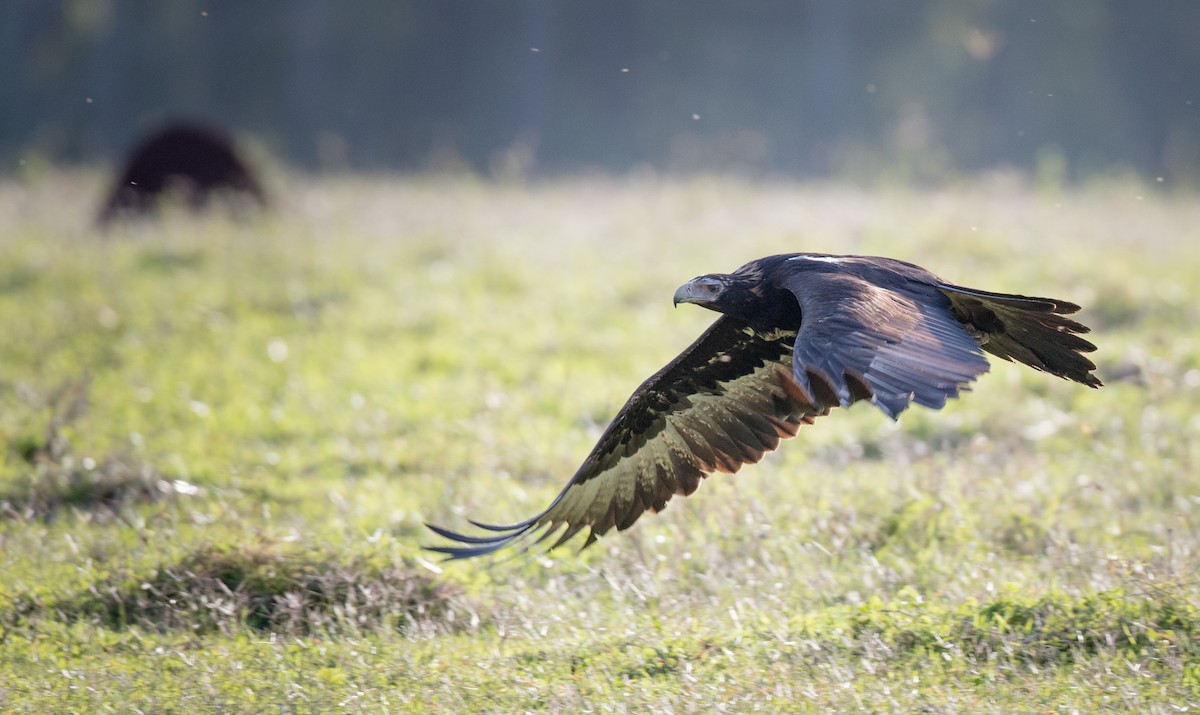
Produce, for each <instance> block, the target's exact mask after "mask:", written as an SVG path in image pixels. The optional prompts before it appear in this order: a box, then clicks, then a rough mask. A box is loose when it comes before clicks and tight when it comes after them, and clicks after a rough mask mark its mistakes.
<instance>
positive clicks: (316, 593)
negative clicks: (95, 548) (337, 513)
mask: <svg viewBox="0 0 1200 715" xmlns="http://www.w3.org/2000/svg"><path fill="white" fill-rule="evenodd" d="M23 610H24V614H25V617H26V618H30V617H33V616H36V615H37V614H38V613H42V614H44V615H46V616H52V617H54V618H56V619H62V620H65V621H68V622H73V621H79V620H92V621H94V622H97V623H98V624H100V625H103V626H105V627H109V628H114V629H123V628H127V627H131V626H135V627H138V628H144V629H149V630H153V631H160V632H161V631H166V630H170V629H184V630H188V631H192V632H212V631H222V632H226V633H228V632H233V631H236V630H238V629H240V628H243V627H248V628H251V629H253V630H258V631H270V632H275V633H313V632H340V633H347V632H348V633H356V632H364V631H376V630H399V631H406V630H408V629H410V628H411V627H412V626H414V625H416V624H422V625H424V626H428V627H432V628H434V629H438V630H443V631H452V630H457V629H460V628H468V627H473V626H475V625H477V624H478V623H479V616H478V609H477V608H475V607H474V606H473V605H472V604H471V603H469V602H468V601H467V600H466V599H465V598H464V596H463V592H462V589H461V588H459V587H458V586H456V585H453V584H448V583H441V582H438V581H436V580H435V579H434V578H433V577H432V576H430V575H426V574H424V573H421V572H419V571H417V570H415V569H414V568H411V567H409V566H408V565H406V564H402V563H380V562H378V561H376V560H372V559H370V558H367V557H362V556H352V557H349V558H346V557H344V556H334V555H327V554H324V555H323V554H315V553H289V552H285V551H283V550H280V549H278V548H276V547H274V546H271V545H264V546H258V547H254V548H250V547H235V548H223V547H204V548H201V549H199V550H197V551H195V552H193V553H191V554H190V555H188V556H187V557H185V558H184V559H182V560H180V561H179V562H178V563H174V564H170V565H166V566H161V567H159V568H158V569H156V570H155V571H153V572H150V573H144V574H134V575H122V576H114V577H110V578H109V579H106V580H104V581H102V582H100V583H97V584H95V585H93V586H92V587H91V588H89V589H88V590H87V591H86V592H84V593H80V594H79V595H78V596H76V597H73V598H69V599H65V600H61V601H58V602H56V603H52V604H45V605H42V606H35V605H33V604H30V603H26V604H25V605H24V609H23Z"/></svg>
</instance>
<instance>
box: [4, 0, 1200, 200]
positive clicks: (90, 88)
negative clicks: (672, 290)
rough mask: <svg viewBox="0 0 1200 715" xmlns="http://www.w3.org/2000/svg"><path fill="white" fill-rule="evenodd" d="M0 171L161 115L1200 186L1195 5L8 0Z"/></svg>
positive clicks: (347, 154) (652, 155) (503, 152)
mask: <svg viewBox="0 0 1200 715" xmlns="http://www.w3.org/2000/svg"><path fill="white" fill-rule="evenodd" d="M0 66H2V67H3V68H4V77H3V78H0V173H11V172H13V171H16V170H18V169H17V167H19V166H20V165H22V164H23V163H24V162H25V161H26V160H29V159H31V158H37V159H39V160H47V161H51V162H55V163H81V164H95V163H102V162H109V161H113V160H115V159H116V157H118V156H119V155H120V154H121V153H122V152H124V151H126V150H127V149H128V148H129V147H130V146H131V145H132V144H133V143H134V142H135V141H136V139H137V137H138V136H140V135H141V134H142V133H144V132H145V131H146V130H147V129H149V128H152V127H154V126H155V125H156V124H157V123H159V122H161V121H163V120H165V119H168V118H175V117H185V118H198V119H204V120H208V121H212V122H215V123H218V124H221V125H223V126H226V127H228V128H230V129H231V130H233V131H234V132H235V133H236V134H237V135H238V136H239V137H240V138H242V139H243V140H245V141H247V142H248V143H250V144H252V145H254V146H257V147H258V148H259V149H260V150H261V151H263V152H265V153H267V154H270V155H272V156H274V157H275V158H276V159H278V160H279V161H280V162H282V163H284V164H287V165H292V166H296V167H301V168H308V169H325V170H338V171H341V170H370V171H381V170H384V171H386V170H404V171H412V170H420V169H423V168H430V167H434V168H446V167H468V168H470V169H473V170H476V171H480V172H482V173H485V174H489V175H508V174H514V173H515V174H520V175H529V174H533V175H537V174H541V175H553V174H559V173H569V172H579V171H591V170H601V171H609V172H625V171H630V170H639V169H643V168H649V169H653V170H656V171H667V172H693V171H732V172H744V173H747V174H750V175H771V174H782V175H789V176H832V177H871V176H880V175H898V176H900V177H901V178H908V179H916V180H924V179H931V180H938V179H942V178H946V177H952V176H955V175H958V174H961V173H964V172H977V171H982V170H989V169H992V168H996V167H1014V168H1017V169H1020V170H1025V171H1029V172H1055V173H1057V174H1060V175H1062V176H1064V177H1067V178H1074V179H1080V178H1086V177H1089V176H1092V175H1095V174H1097V173H1106V172H1127V171H1136V172H1138V173H1140V174H1142V175H1144V176H1146V177H1148V178H1151V179H1156V178H1159V177H1163V180H1169V181H1173V182H1177V183H1185V184H1188V185H1194V184H1197V183H1200V2H1196V1H1195V0H1168V1H1163V2H1158V1H1154V2H1134V1H1133V0H1055V1H1048V0H1004V1H1001V0H967V1H964V0H912V1H898V0H891V1H887V0H865V1H861V2H842V1H839V0H807V1H803V2H776V1H768V0H743V1H742V2H736V3H735V2H713V1H711V0H698V1H697V0H692V1H689V2H682V1H656V0H645V1H632V0H604V1H599V0H588V1H583V0H570V1H565V0H564V1H562V2H551V1H550V0H520V1H514V0H507V1H498V0H479V1H475V2H468V1H466V0H442V1H438V2H435V1H434V0H359V1H352V2H351V1H343V2H339V1H337V0H294V1H290V2H285V1H283V0H259V1H257V2H247V1H245V0H171V1H170V2H164V1H162V0H5V2H3V3H2V4H0Z"/></svg>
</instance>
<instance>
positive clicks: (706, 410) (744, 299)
mask: <svg viewBox="0 0 1200 715" xmlns="http://www.w3.org/2000/svg"><path fill="white" fill-rule="evenodd" d="M679 303H695V304H697V305H701V306H703V307H705V308H708V309H710V310H714V311H716V312H718V313H721V317H719V318H718V319H717V320H716V322H714V323H713V324H712V326H711V327H709V328H708V330H706V331H704V334H703V335H701V336H700V337H699V339H697V340H696V342H694V343H692V344H691V345H690V346H689V347H688V348H687V349H686V350H684V351H683V352H682V353H680V355H679V356H678V357H676V358H675V359H674V360H672V361H671V362H670V363H668V364H667V365H666V366H665V367H663V368H662V369H661V370H659V371H658V372H657V373H655V374H654V375H652V376H651V377H650V378H649V379H647V380H646V381H645V382H643V383H642V385H641V386H640V387H638V389H637V390H635V391H634V393H633V395H632V396H631V397H630V398H629V400H628V402H626V403H625V406H624V407H622V408H621V410H620V412H618V413H617V416H616V418H614V419H613V421H612V423H611V424H609V426H608V428H607V429H605V430H604V434H602V435H601V436H600V440H599V441H598V442H597V443H596V446H595V447H593V448H592V451H591V453H590V454H589V455H588V456H587V459H585V460H584V461H583V465H582V466H580V467H579V471H577V472H575V476H573V477H571V481H570V482H568V483H567V485H566V487H565V488H564V489H563V490H562V492H561V493H560V494H559V495H558V497H556V498H555V499H554V501H553V502H552V503H551V504H550V506H549V507H547V508H546V510H545V511H543V512H542V513H540V514H538V515H536V516H534V517H532V518H529V519H526V520H525V521H521V522H518V523H516V524H510V525H506V526H498V525H493V524H484V523H480V522H476V521H472V522H471V523H472V524H474V525H475V526H477V527H479V529H480V530H481V532H480V533H477V534H475V535H471V534H461V533H457V532H454V531H450V530H449V529H445V528H442V527H440V526H434V525H432V524H429V525H428V526H429V528H430V529H432V530H433V531H434V532H436V533H437V534H439V535H440V536H442V537H445V538H446V539H449V540H451V541H453V542H455V543H454V545H449V546H431V547H426V548H428V549H429V550H431V551H435V552H439V553H442V554H446V555H447V556H449V558H451V559H461V558H467V557H471V556H480V555H483V554H490V553H493V552H495V551H498V550H500V549H502V548H504V547H507V546H510V545H513V544H517V543H524V544H525V548H526V549H527V548H529V547H530V546H532V545H534V544H538V543H542V542H545V541H546V540H547V539H548V538H550V537H551V536H552V535H554V534H558V538H557V539H556V540H555V541H554V542H553V543H552V544H551V545H550V547H549V548H551V549H553V548H556V547H558V546H559V545H561V544H562V543H564V542H566V541H567V540H568V539H570V538H571V537H573V536H575V535H576V534H578V533H579V532H580V531H581V530H583V529H585V528H586V529H588V536H587V541H586V543H585V544H584V547H587V546H588V545H590V544H591V543H592V542H594V541H595V540H596V539H597V537H600V536H602V535H604V534H605V533H607V532H608V531H609V530H610V529H612V528H613V527H614V526H615V527H616V528H617V529H618V530H622V529H627V528H629V527H630V526H631V525H632V524H633V523H634V522H635V521H637V519H638V517H639V516H641V515H642V513H643V512H645V511H646V510H647V509H648V510H650V511H653V512H657V511H660V510H662V509H663V508H665V507H666V505H667V501H669V500H670V499H671V497H673V496H675V495H676V494H681V495H684V496H686V495H688V494H691V493H692V492H694V491H696V488H697V487H698V486H700V480H701V479H703V478H704V477H706V476H708V475H709V474H711V473H712V472H729V473H732V472H736V471H737V470H738V469H739V468H741V466H742V465H743V464H747V463H749V464H753V463H755V462H757V461H758V460H760V459H762V456H763V455H764V454H765V453H766V452H770V451H771V450H774V449H775V448H776V447H778V446H779V442H780V440H782V439H786V438H788V437H793V436H795V434H796V432H797V430H799V429H800V426H801V425H805V424H812V422H813V420H814V419H815V418H817V417H820V416H822V415H826V414H828V413H829V410H830V409H832V408H834V407H837V406H842V407H847V406H849V405H851V404H853V403H854V402H858V401H860V400H864V401H867V402H870V403H872V404H874V405H875V406H876V407H878V408H879V409H880V410H882V411H883V413H884V414H886V415H887V416H889V417H891V418H892V419H896V418H898V417H899V416H900V413H901V412H903V411H904V410H905V409H907V408H908V406H909V405H910V404H912V403H914V402H915V403H917V404H919V405H924V406H925V407H931V408H933V409H938V408H940V407H942V406H943V405H944V404H946V400H947V399H949V398H951V397H957V396H958V394H959V392H960V391H962V390H964V389H967V388H968V385H969V384H970V383H971V382H972V381H974V380H975V379H976V378H977V377H979V376H980V375H982V374H983V373H985V372H987V370H988V361H987V359H986V358H985V357H984V352H985V351H986V352H989V353H991V354H992V355H995V356H997V357H1001V358H1004V359H1005V360H1016V361H1017V362H1021V363H1024V364H1026V365H1028V366H1030V367H1032V368H1034V369H1035V370H1041V371H1044V372H1048V373H1050V374H1052V375H1058V376H1059V377H1062V378H1066V379H1068V380H1074V381H1075V382H1080V383H1083V384H1084V385H1088V386H1089V387H1100V385H1101V383H1100V380H1099V379H1097V378H1096V376H1095V375H1093V374H1092V371H1093V370H1095V369H1096V366H1095V364H1094V363H1092V361H1091V360H1089V359H1088V358H1087V357H1086V356H1085V355H1084V354H1083V353H1089V352H1092V351H1093V350H1095V349H1096V346H1095V345H1092V344H1091V343H1090V342H1088V341H1087V340H1084V339H1083V338H1080V337H1079V335H1080V334H1082V333H1087V332H1089V330H1088V328H1087V327H1086V326H1084V325H1081V324H1080V323H1078V322H1076V321H1074V320H1071V319H1070V318H1067V317H1064V316H1066V315H1069V314H1071V313H1075V312H1076V311H1078V310H1079V306H1077V305H1075V304H1073V303H1068V302H1066V301H1062V300H1054V299H1051V298H1030V297H1026V296H1021V295H1008V294H1004V293H991V292H988V291H982V290H976V289H973V288H964V287H962V286H958V285H954V284H952V283H947V282H945V281H943V280H941V279H940V278H938V277H937V276H935V275H933V274H932V273H930V272H929V271H927V270H925V269H924V268H921V267H920V266H916V265H913V264H911V263H906V262H904V261H898V260H895V259H891V258H879V257H874V256H834V255H828V254H821V253H792V254H785V255H779V256H769V257H767V258H760V259H758V260H756V261H751V262H750V263H747V264H746V265H744V266H742V267H741V268H739V269H737V270H736V271H734V272H733V273H730V274H721V273H714V274H710V275H703V276H699V277H698V278H694V279H692V280H690V281H688V282H687V283H685V284H683V285H682V286H680V287H679V289H678V290H677V291H675V304H676V305H678V304H679ZM560 532H561V533H560Z"/></svg>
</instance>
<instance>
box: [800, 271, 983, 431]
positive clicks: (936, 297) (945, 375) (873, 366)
mask: <svg viewBox="0 0 1200 715" xmlns="http://www.w3.org/2000/svg"><path fill="white" fill-rule="evenodd" d="M790 260H791V262H792V263H793V266H794V267H793V268H792V270H790V271H789V272H788V274H787V276H786V277H785V279H784V283H785V285H784V287H785V288H787V289H788V290H790V291H791V292H792V293H793V294H794V295H795V296H796V300H797V302H798V303H799V304H800V312H801V314H802V318H801V324H800V330H799V332H798V334H797V335H796V348H795V354H794V356H793V361H792V369H793V373H794V375H793V376H794V377H795V379H796V382H797V383H798V384H799V385H800V387H801V388H802V389H803V390H804V392H805V393H806V395H807V396H808V397H809V400H810V401H811V402H812V403H813V404H815V405H818V406H822V407H825V408H828V407H833V406H836V405H842V406H847V405H849V404H851V403H852V402H855V401H857V400H869V401H870V402H873V403H874V404H875V405H877V406H878V407H879V408H880V409H881V410H883V411H884V413H886V414H887V415H888V416H890V417H892V418H893V419H894V418H896V417H898V416H899V414H900V413H901V412H903V411H904V410H905V409H907V408H908V406H909V404H911V403H912V402H916V403H917V404H920V405H924V406H926V407H932V408H934V409H937V408H940V407H942V406H943V405H945V404H946V400H947V399H949V398H951V397H957V396H958V394H959V392H960V391H961V390H962V389H963V388H965V387H966V386H967V385H968V384H969V383H971V382H972V381H973V380H975V378H976V377H978V376H979V375H982V374H983V373H985V372H987V370H988V362H987V359H986V358H984V356H983V352H982V350H980V347H979V343H978V342H977V340H976V339H975V337H974V336H972V334H971V333H970V332H968V330H967V329H966V328H965V327H964V326H963V324H962V323H960V322H959V321H958V320H957V319H956V318H955V316H954V312H953V310H952V306H951V302H950V299H949V298H948V297H947V296H946V295H945V294H943V293H942V292H941V291H939V290H938V288H937V286H936V285H935V284H934V283H935V282H936V280H937V279H936V278H935V277H934V276H933V275H932V274H929V273H928V272H926V271H925V270H924V269H921V268H917V267H916V266H913V265H911V264H907V263H901V262H899V261H886V260H882V259H861V258H856V257H850V256H846V257H835V256H819V255H814V254H799V255H797V256H795V257H793V258H791V259H790Z"/></svg>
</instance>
